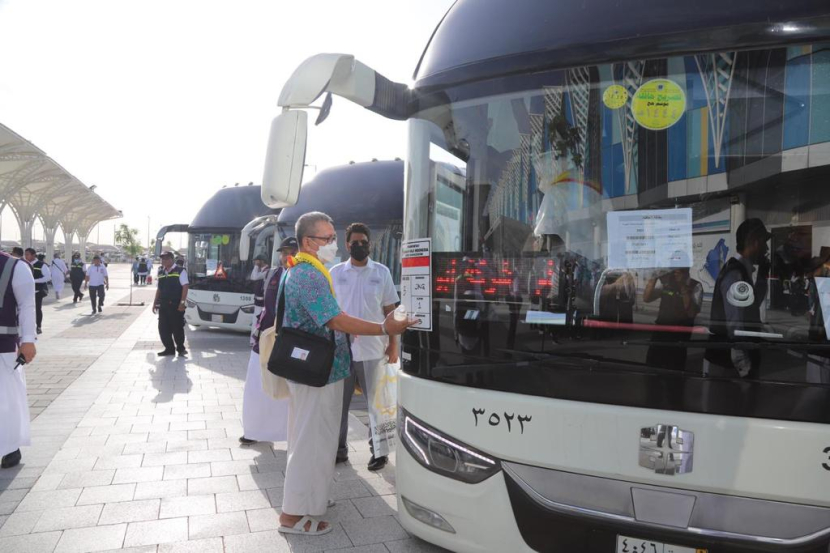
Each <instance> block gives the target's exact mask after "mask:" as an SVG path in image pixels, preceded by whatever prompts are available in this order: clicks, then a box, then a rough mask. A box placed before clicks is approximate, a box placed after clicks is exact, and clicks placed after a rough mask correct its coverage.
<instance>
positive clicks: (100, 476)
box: [58, 470, 115, 490]
mask: <svg viewBox="0 0 830 553" xmlns="http://www.w3.org/2000/svg"><path fill="white" fill-rule="evenodd" d="M114 476H115V470H91V471H87V472H70V473H69V474H66V475H64V477H63V480H61V483H60V484H59V485H58V489H61V490H62V489H68V488H91V487H94V486H109V485H110V484H112V479H113V477H114Z"/></svg>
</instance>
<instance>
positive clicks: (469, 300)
mask: <svg viewBox="0 0 830 553" xmlns="http://www.w3.org/2000/svg"><path fill="white" fill-rule="evenodd" d="M486 270H487V265H483V264H481V263H478V262H477V261H476V260H475V259H472V258H469V257H466V256H465V257H464V259H463V260H462V261H461V274H459V275H458V277H456V279H455V290H454V294H453V308H454V309H453V312H454V314H455V316H454V327H455V328H454V334H455V341H456V343H457V344H458V345H459V346H460V347H461V352H462V353H464V354H466V355H487V354H488V353H489V347H488V341H487V335H488V331H489V328H488V325H487V321H488V315H489V303H488V302H486V301H484V291H483V288H484V286H483V284H484V283H485V282H486V277H485V276H484V274H485V271H486Z"/></svg>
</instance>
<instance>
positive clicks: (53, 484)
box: [31, 474, 65, 492]
mask: <svg viewBox="0 0 830 553" xmlns="http://www.w3.org/2000/svg"><path fill="white" fill-rule="evenodd" d="M64 476H65V475H63V474H44V475H43V476H41V477H40V478H38V479H37V482H35V485H34V486H32V490H31V491H33V492H46V491H52V490H57V489H58V486H60V484H61V482H63V477H64Z"/></svg>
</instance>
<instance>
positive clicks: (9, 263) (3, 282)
mask: <svg viewBox="0 0 830 553" xmlns="http://www.w3.org/2000/svg"><path fill="white" fill-rule="evenodd" d="M15 265H17V259H13V258H11V257H10V258H9V259H7V260H6V265H5V266H4V267H3V272H2V273H0V309H2V308H3V302H4V301H5V299H6V287H7V286H8V285H9V281H10V280H11V279H12V275H13V274H14V267H15Z"/></svg>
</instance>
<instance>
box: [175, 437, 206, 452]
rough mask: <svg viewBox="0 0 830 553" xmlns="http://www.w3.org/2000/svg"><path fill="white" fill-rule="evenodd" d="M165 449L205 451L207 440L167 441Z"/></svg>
mask: <svg viewBox="0 0 830 553" xmlns="http://www.w3.org/2000/svg"><path fill="white" fill-rule="evenodd" d="M166 447H167V451H169V452H174V451H205V450H206V449H207V448H208V441H207V440H181V441H177V442H167V444H166Z"/></svg>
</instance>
